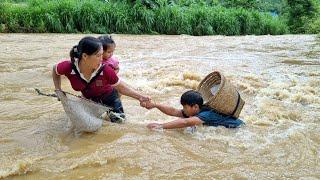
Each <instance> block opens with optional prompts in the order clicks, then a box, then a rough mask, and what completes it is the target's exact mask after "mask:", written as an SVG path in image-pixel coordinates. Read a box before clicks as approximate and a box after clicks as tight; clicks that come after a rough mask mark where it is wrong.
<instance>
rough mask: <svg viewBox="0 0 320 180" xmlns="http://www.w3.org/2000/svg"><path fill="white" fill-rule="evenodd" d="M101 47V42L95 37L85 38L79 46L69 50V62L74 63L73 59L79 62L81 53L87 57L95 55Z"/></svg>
mask: <svg viewBox="0 0 320 180" xmlns="http://www.w3.org/2000/svg"><path fill="white" fill-rule="evenodd" d="M101 46H102V44H101V42H100V41H99V39H97V38H95V37H91V36H87V37H84V38H82V39H81V40H80V41H79V44H78V45H76V46H73V47H72V49H71V50H70V58H71V62H72V63H74V61H75V58H77V59H79V60H80V59H81V57H82V54H83V53H86V54H88V55H92V54H96V53H97V52H98V51H99V50H100V49H101Z"/></svg>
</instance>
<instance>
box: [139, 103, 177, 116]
mask: <svg viewBox="0 0 320 180" xmlns="http://www.w3.org/2000/svg"><path fill="white" fill-rule="evenodd" d="M142 106H143V107H145V108H147V109H152V108H157V109H159V110H160V111H161V112H163V113H164V114H166V115H169V116H175V117H183V114H182V110H180V109H176V108H174V107H171V106H166V105H163V104H159V103H156V102H151V101H148V102H145V104H144V105H142Z"/></svg>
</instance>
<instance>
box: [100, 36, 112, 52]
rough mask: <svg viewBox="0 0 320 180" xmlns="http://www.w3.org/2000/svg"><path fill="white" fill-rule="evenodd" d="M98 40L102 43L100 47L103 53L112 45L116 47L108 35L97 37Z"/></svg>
mask: <svg viewBox="0 0 320 180" xmlns="http://www.w3.org/2000/svg"><path fill="white" fill-rule="evenodd" d="M98 39H99V40H100V42H101V43H102V47H103V50H104V51H105V50H107V49H108V48H110V47H111V46H112V45H116V43H115V42H114V40H113V39H112V37H111V36H110V35H104V36H99V37H98Z"/></svg>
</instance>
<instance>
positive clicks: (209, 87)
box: [197, 71, 245, 118]
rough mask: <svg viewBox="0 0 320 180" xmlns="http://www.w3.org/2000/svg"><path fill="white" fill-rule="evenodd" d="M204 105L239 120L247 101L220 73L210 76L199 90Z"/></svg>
mask: <svg viewBox="0 0 320 180" xmlns="http://www.w3.org/2000/svg"><path fill="white" fill-rule="evenodd" d="M197 90H198V92H200V93H201V95H202V97H203V100H204V104H205V105H206V106H209V107H211V108H213V109H214V110H215V111H217V112H219V113H222V114H225V115H229V116H232V117H234V118H239V115H240V112H241V110H242V108H243V105H244V103H245V101H244V100H243V99H242V98H241V96H240V94H239V92H238V91H237V89H236V88H235V87H234V86H233V85H232V84H231V83H230V82H229V81H227V79H226V78H225V77H224V76H223V75H222V74H221V73H220V72H218V71H214V72H212V73H210V74H208V75H207V76H206V77H205V78H204V79H203V80H202V81H201V82H200V84H199V86H198V88H197Z"/></svg>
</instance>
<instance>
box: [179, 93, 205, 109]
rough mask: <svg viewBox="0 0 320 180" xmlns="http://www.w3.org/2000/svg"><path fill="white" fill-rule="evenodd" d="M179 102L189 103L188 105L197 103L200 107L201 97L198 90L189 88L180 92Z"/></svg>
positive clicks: (182, 103) (201, 103)
mask: <svg viewBox="0 0 320 180" xmlns="http://www.w3.org/2000/svg"><path fill="white" fill-rule="evenodd" d="M180 103H181V105H189V106H193V105H196V104H198V105H199V107H202V105H203V98H202V96H201V94H200V93H199V92H197V91H195V90H189V91H187V92H185V93H183V94H182V96H181V99H180Z"/></svg>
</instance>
